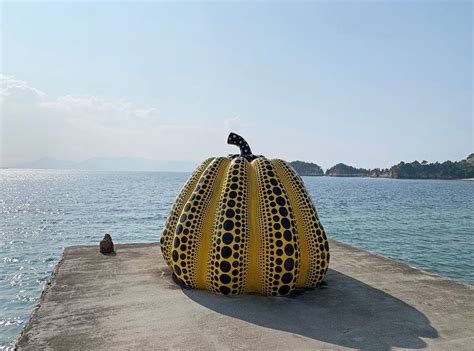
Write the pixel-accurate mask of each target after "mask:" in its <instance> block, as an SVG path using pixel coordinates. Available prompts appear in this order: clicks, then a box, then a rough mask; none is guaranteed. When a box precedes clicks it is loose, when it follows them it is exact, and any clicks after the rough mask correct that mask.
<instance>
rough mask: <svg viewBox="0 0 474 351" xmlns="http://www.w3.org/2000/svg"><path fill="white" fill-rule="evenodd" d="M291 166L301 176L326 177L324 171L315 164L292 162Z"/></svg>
mask: <svg viewBox="0 0 474 351" xmlns="http://www.w3.org/2000/svg"><path fill="white" fill-rule="evenodd" d="M290 165H291V166H292V167H293V168H294V169H295V171H296V172H297V173H298V174H299V175H301V176H323V175H324V172H323V169H322V168H321V167H319V166H318V165H317V164H315V163H309V162H303V161H293V162H290Z"/></svg>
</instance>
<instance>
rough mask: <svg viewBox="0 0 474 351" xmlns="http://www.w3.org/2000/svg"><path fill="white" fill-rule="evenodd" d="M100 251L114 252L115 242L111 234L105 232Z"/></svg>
mask: <svg viewBox="0 0 474 351" xmlns="http://www.w3.org/2000/svg"><path fill="white" fill-rule="evenodd" d="M100 252H101V253H111V252H114V243H113V242H112V237H111V236H110V234H105V236H104V238H103V239H102V240H101V241H100Z"/></svg>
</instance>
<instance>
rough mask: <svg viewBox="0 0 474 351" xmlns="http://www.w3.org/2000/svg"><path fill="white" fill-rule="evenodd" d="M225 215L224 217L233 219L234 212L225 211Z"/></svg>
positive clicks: (230, 210)
mask: <svg viewBox="0 0 474 351" xmlns="http://www.w3.org/2000/svg"><path fill="white" fill-rule="evenodd" d="M225 215H226V217H227V218H232V217H234V215H235V212H234V210H232V209H230V208H229V209H228V210H227V211H225Z"/></svg>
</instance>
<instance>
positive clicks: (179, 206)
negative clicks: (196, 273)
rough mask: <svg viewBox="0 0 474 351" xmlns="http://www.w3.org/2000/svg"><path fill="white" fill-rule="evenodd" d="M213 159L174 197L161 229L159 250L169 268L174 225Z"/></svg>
mask: <svg viewBox="0 0 474 351" xmlns="http://www.w3.org/2000/svg"><path fill="white" fill-rule="evenodd" d="M213 159H214V157H210V158H208V159H207V160H205V161H204V162H203V163H201V165H200V166H199V167H198V168H197V169H196V170H195V171H194V172H193V174H192V175H191V176H190V177H189V179H188V180H187V181H186V183H185V184H184V185H183V187H182V188H181V190H180V192H179V194H178V196H177V197H176V199H175V201H174V203H173V206H172V207H171V210H170V213H169V215H168V219H167V220H166V223H165V225H164V227H163V232H162V233H161V237H160V248H161V252H162V253H163V257H164V259H165V261H166V263H167V264H168V266H169V267H170V268H172V267H173V263H172V262H173V261H172V258H171V252H172V249H173V239H174V234H175V231H176V224H177V222H178V220H179V216H180V215H181V212H182V210H183V207H184V205H185V204H186V201H187V200H188V199H189V197H190V196H191V194H192V192H193V189H194V188H195V187H196V184H197V182H198V180H199V178H200V177H201V175H202V173H203V172H204V171H205V170H206V168H207V166H209V164H210V163H211V161H212V160H213Z"/></svg>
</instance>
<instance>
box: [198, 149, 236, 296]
mask: <svg viewBox="0 0 474 351" xmlns="http://www.w3.org/2000/svg"><path fill="white" fill-rule="evenodd" d="M220 159H221V164H220V165H219V167H218V169H217V171H216V173H215V178H214V180H211V184H212V186H211V191H210V193H209V198H208V200H207V203H206V205H205V206H204V209H203V217H202V218H203V222H202V226H201V228H200V229H199V232H200V233H201V238H200V239H199V246H198V251H197V256H196V267H195V268H196V285H197V287H198V288H199V289H205V288H206V285H207V282H206V281H207V269H208V266H209V258H210V250H211V240H212V238H213V236H214V223H215V217H216V213H217V207H218V201H219V199H220V196H221V192H222V184H223V182H224V175H225V174H226V173H227V170H228V169H229V166H230V160H229V159H228V158H227V157H221V158H220Z"/></svg>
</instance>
